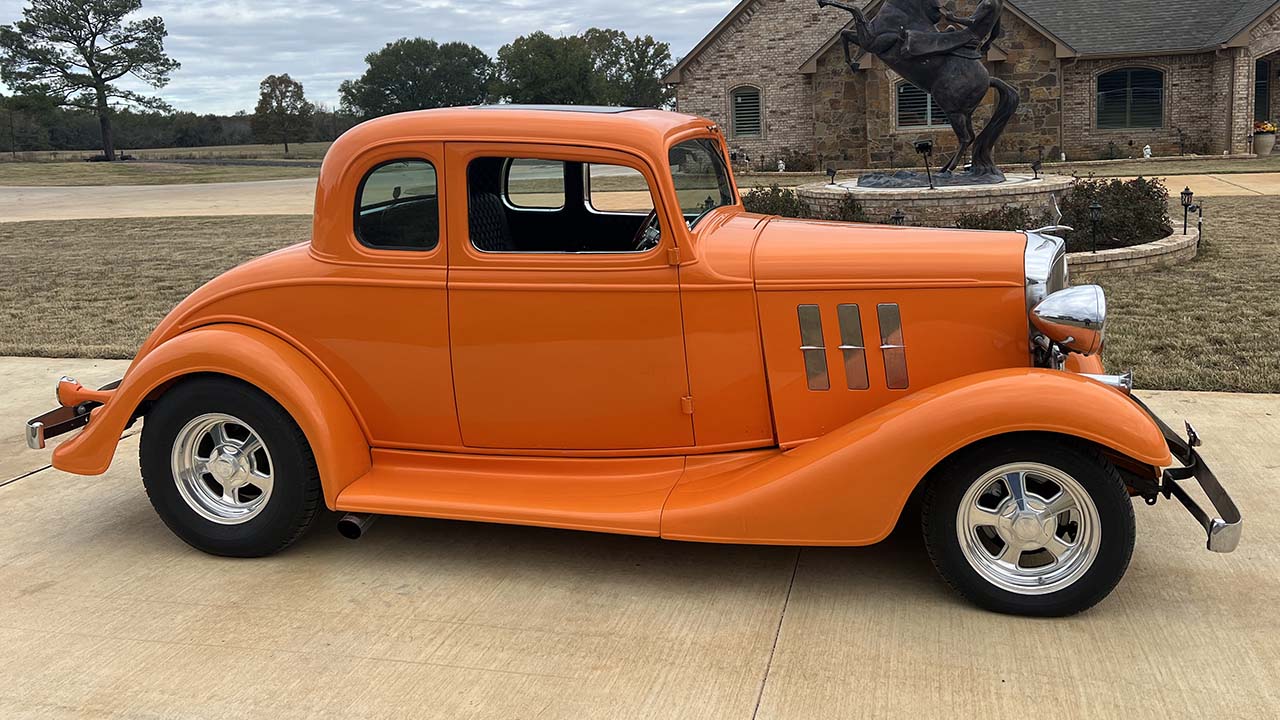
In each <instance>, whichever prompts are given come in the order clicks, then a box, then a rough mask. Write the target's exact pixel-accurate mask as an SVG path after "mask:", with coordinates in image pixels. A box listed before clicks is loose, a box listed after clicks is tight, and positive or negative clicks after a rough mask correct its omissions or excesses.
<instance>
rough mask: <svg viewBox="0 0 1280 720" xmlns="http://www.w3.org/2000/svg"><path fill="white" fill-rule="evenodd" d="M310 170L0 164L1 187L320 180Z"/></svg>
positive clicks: (153, 164)
mask: <svg viewBox="0 0 1280 720" xmlns="http://www.w3.org/2000/svg"><path fill="white" fill-rule="evenodd" d="M319 174H320V171H319V170H318V169H316V168H309V167H276V166H267V167H264V166H256V165H255V166H248V165H183V164H180V163H168V162H165V163H159V162H150V163H149V162H125V163H89V162H0V186H15V185H17V186H28V187H66V186H72V185H182V184H192V183H197V184H203V183H225V182H242V181H246V180H286V179H292V178H314V177H318V176H319Z"/></svg>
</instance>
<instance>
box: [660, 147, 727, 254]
mask: <svg viewBox="0 0 1280 720" xmlns="http://www.w3.org/2000/svg"><path fill="white" fill-rule="evenodd" d="M703 143H708V144H712V145H714V147H715V152H709V153H707V155H709V156H710V157H711V158H712V163H713V165H714V167H713V168H712V171H713V173H714V174H715V175H716V181H717V182H716V184H717V185H718V188H717V189H718V190H719V193H720V198H719V202H718V203H717V202H716V198H715V197H714V196H713V195H708V198H709V199H711V200H712V202H713V204H712V205H710V206H709V207H705V208H702V209H691V210H690V211H689V212H686V211H685V208H684V207H683V206H682V205H681V203H680V183H679V182H678V180H677V178H678V177H679V176H678V175H677V174H676V173H675V171H674V167H675V164H673V163H672V162H671V160H672V158H671V154H672V153H673V152H675V151H676V150H677V148H680V147H681V146H684V145H691V144H703ZM665 170H666V173H667V177H668V178H669V179H670V180H671V187H672V189H673V190H674V200H675V211H676V213H677V214H678V215H679V216H680V219H681V220H683V222H684V225H685V226H687V227H688V229H690V230H693V229H694V228H696V227H697V226H698V224H699V223H700V222H702V220H703V218H705V217H707V216H708V215H710V214H711V213H712V212H714V211H715V210H719V209H720V208H725V207H736V206H740V205H741V204H742V200H741V198H740V197H739V195H738V186H737V183H736V182H735V180H734V177H733V168H732V166H731V165H730V164H729V158H728V155H727V152H726V150H725V144H724V138H723V137H722V136H721V135H720V134H719V133H715V132H713V133H710V134H708V133H699V134H697V135H691V136H688V135H687V136H684V137H678V138H674V139H673V140H672V141H671V142H670V143H669V144H668V146H667V153H666V168H665ZM712 192H713V193H714V191H712Z"/></svg>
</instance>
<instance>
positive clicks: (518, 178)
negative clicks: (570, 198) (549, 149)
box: [506, 158, 564, 210]
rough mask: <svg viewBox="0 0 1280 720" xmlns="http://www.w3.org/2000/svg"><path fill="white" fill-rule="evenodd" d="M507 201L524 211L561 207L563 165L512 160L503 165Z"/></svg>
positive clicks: (527, 159)
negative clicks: (505, 174)
mask: <svg viewBox="0 0 1280 720" xmlns="http://www.w3.org/2000/svg"><path fill="white" fill-rule="evenodd" d="M506 186H507V202H509V203H511V205H512V206H514V207H518V208H523V209H526V210H559V209H561V208H563V207H564V163H562V162H560V161H559V160H537V159H534V158H513V159H512V160H510V161H509V162H508V163H507V178H506Z"/></svg>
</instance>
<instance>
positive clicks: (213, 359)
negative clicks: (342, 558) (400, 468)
mask: <svg viewBox="0 0 1280 720" xmlns="http://www.w3.org/2000/svg"><path fill="white" fill-rule="evenodd" d="M201 374H217V375H225V376H228V377H233V378H237V379H239V380H242V381H244V382H246V383H248V384H250V385H252V386H254V387H256V388H258V389H259V390H261V391H262V392H264V393H266V394H267V395H269V396H271V398H273V399H274V400H275V401H276V402H277V403H279V404H280V405H281V407H283V408H284V409H285V411H287V412H288V413H289V415H291V416H292V417H293V419H294V422H296V423H298V426H299V427H300V428H301V429H302V432H303V434H305V435H306V437H307V442H308V443H310V445H311V451H312V452H313V453H314V454H315V458H316V465H317V467H318V468H319V470H320V479H321V482H322V483H323V486H324V495H325V502H326V503H327V504H328V506H329V507H333V505H334V500H335V499H336V498H337V496H338V493H339V492H341V491H342V490H343V489H344V488H346V486H347V485H349V484H351V482H353V481H354V480H356V479H357V478H359V477H360V476H362V475H364V474H365V473H366V472H368V471H369V468H370V467H371V459H370V451H369V443H368V440H367V438H366V436H365V434H364V432H363V431H362V429H361V427H360V424H359V422H358V421H357V419H356V416H355V414H354V413H353V412H352V410H351V407H350V405H349V404H348V403H347V401H346V399H345V398H343V396H342V394H341V393H340V392H338V389H337V388H336V387H335V386H334V384H333V383H332V382H331V381H330V380H329V378H328V377H327V376H326V375H325V374H324V372H322V371H321V370H320V368H319V367H318V366H317V365H316V364H315V363H314V362H312V361H311V360H310V359H309V358H307V357H306V356H305V355H303V354H302V353H301V352H299V351H298V350H297V349H296V348H294V347H293V346H292V345H289V344H288V343H286V342H285V341H283V340H281V339H280V338H278V337H276V336H274V335H271V334H269V333H266V332H264V331H262V330H258V329H255V328H251V327H247V326H244V325H231V324H225V325H210V326H206V327H202V328H198V329H196V330H191V331H189V332H186V333H183V334H181V335H178V336H176V337H174V338H172V339H170V340H167V341H165V342H164V343H163V344H161V345H160V346H158V347H156V348H155V349H153V350H151V351H150V352H148V353H146V354H145V355H143V356H142V357H140V358H139V359H138V360H137V361H136V362H135V363H134V364H133V366H132V367H130V368H129V372H128V373H127V374H126V375H125V378H124V381H123V382H122V383H121V385H120V387H119V388H118V389H117V390H116V391H115V392H114V393H113V394H112V396H111V398H110V399H109V401H108V402H107V403H106V404H104V405H102V406H101V407H98V408H96V409H95V410H94V411H93V414H92V420H91V421H90V422H89V425H88V427H87V428H85V430H84V431H83V432H82V433H81V434H80V435H78V436H76V437H75V438H72V439H71V440H69V441H68V442H65V443H63V444H62V445H60V446H58V448H57V449H56V450H55V451H54V453H53V466H54V467H56V468H58V469H59V470H63V471H66V472H69V473H75V474H77V475H101V474H102V473H104V472H106V471H107V468H108V467H109V466H110V465H111V460H112V458H113V457H114V455H115V451H116V446H117V444H118V443H119V439H120V436H121V434H123V433H124V431H125V429H126V427H127V426H128V424H129V422H130V421H131V420H132V419H133V418H134V417H136V414H137V413H138V412H139V410H140V409H141V408H142V406H143V403H144V402H146V401H147V400H152V399H155V398H156V397H158V396H159V395H160V394H162V393H163V390H164V389H165V388H167V387H168V386H169V385H171V384H172V383H174V382H176V381H179V380H181V379H182V378H184V377H190V376H194V375H201Z"/></svg>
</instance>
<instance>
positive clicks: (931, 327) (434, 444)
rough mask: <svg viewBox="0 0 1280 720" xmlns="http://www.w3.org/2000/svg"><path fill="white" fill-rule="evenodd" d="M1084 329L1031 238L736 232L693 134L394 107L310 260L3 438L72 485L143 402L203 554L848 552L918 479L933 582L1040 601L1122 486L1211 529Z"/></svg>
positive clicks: (319, 223) (808, 224)
mask: <svg viewBox="0 0 1280 720" xmlns="http://www.w3.org/2000/svg"><path fill="white" fill-rule="evenodd" d="M1105 314H1106V310H1105V301H1104V299H1103V294H1102V291H1101V289H1100V288H1098V287H1095V286H1080V287H1070V286H1069V285H1068V277H1067V266H1066V258H1065V253H1064V243H1063V242H1062V241H1061V240H1060V239H1057V238H1055V237H1052V236H1050V235H1049V234H1047V231H1046V232H1044V233H1038V232H1029V233H1005V232H974V231H959V230H926V229H909V228H894V227H879V226H872V225H852V224H839V223H831V222H815V221H802V220H784V219H779V218H775V217H767V216H762V215H755V214H751V213H748V212H746V211H745V210H744V208H743V206H742V204H741V202H740V201H739V198H738V192H737V189H736V187H735V185H734V179H733V176H732V174H731V173H730V171H729V169H728V163H727V156H726V151H725V145H724V140H723V137H722V135H721V133H720V131H719V129H717V128H716V127H715V126H714V125H713V124H712V123H711V122H709V121H707V120H704V119H700V118H696V117H691V116H687V115H680V114H675V113H669V112H661V111H657V110H625V109H618V108H585V107H576V108H551V107H516V106H494V107H475V108H455V109H447V110H434V111H425V112H417V113H408V114H403V115H396V116H391V117H387V118H382V119H379V120H374V121H372V122H368V123H366V124H364V125H361V126H359V127H357V128H355V129H354V130H352V131H350V132H348V133H347V134H346V135H344V136H343V137H342V138H341V139H340V140H338V141H337V142H336V143H335V144H334V146H333V148H332V149H331V150H330V151H329V153H328V155H327V157H326V158H325V161H324V167H323V170H322V171H321V176H320V181H319V185H318V189H317V195H316V206H315V225H314V232H313V236H312V240H311V242H310V243H308V244H303V245H298V246H295V247H290V248H287V249H284V250H281V251H278V252H275V253H272V254H270V255H267V256H265V257H262V258H259V259H257V260H254V261H251V262H249V263H246V264H244V265H242V266H240V267H238V268H235V269H233V270H231V271H230V272H228V273H226V274H224V275H222V276H221V277H219V278H216V279H215V280H213V281H212V282H210V283H208V284H207V285H205V286H204V287H202V288H200V289H199V290H197V291H195V292H194V293H192V294H191V296H190V297H188V298H187V299H186V300H185V301H183V302H182V303H181V304H179V305H178V307H177V308H175V309H174V310H173V311H172V312H171V313H170V314H169V316H168V317H167V318H166V319H165V320H164V321H163V322H162V323H161V324H160V326H159V327H158V328H156V330H155V331H154V332H153V333H152V335H151V336H150V338H149V339H148V340H147V341H146V342H145V343H144V345H143V346H142V348H141V349H140V350H139V352H138V355H137V358H136V359H135V360H134V362H133V364H132V366H131V367H130V368H129V370H128V372H127V373H126V374H125V377H124V379H123V380H122V381H120V382H119V383H113V384H112V385H111V386H108V387H107V388H103V389H101V390H91V389H86V388H84V387H83V386H81V385H80V384H79V383H77V382H75V381H74V380H71V379H67V378H64V379H63V380H62V381H60V383H59V384H58V387H57V397H58V402H59V404H60V405H61V407H60V408H58V409H56V410H54V411H52V412H51V413H49V414H47V415H45V416H43V417H41V418H36V419H35V420H32V421H30V422H29V423H28V426H27V434H28V440H29V443H30V445H31V446H33V447H37V448H40V447H44V443H45V440H47V439H49V438H51V437H54V436H56V435H60V434H64V433H67V432H70V431H72V430H76V429H79V428H82V427H83V428H84V430H83V432H81V433H80V434H79V435H78V436H76V437H74V438H72V439H70V440H69V441H67V442H65V443H63V444H61V445H60V446H58V447H57V448H56V451H55V452H54V454H53V464H54V466H55V467H57V468H59V469H61V470H65V471H67V472H71V473H78V474H84V475H95V474H100V473H103V472H105V471H106V469H107V467H108V465H109V464H110V462H111V460H112V457H113V455H114V453H115V449H116V445H117V441H118V439H119V438H120V436H121V433H122V432H123V431H124V430H125V429H126V427H128V426H129V425H130V424H131V423H133V422H134V421H136V420H138V419H139V418H143V417H145V424H144V428H143V431H142V443H141V453H140V454H141V466H142V478H143V482H144V484H145V486H146V490H147V493H148V495H149V496H150V498H151V502H152V503H153V505H154V506H155V509H156V511H157V512H158V513H159V515H160V517H161V518H162V519H163V520H164V522H165V523H166V524H167V525H168V526H169V527H170V528H171V529H172V530H173V532H174V533H176V534H177V535H178V536H179V537H181V538H182V539H183V540H185V541H186V542H188V543H190V544H191V545H193V546H195V547H196V548H199V549H201V550H204V551H206V552H210V553H215V554H219V555H229V556H246V557H247V556H260V555H266V554H269V553H274V552H276V551H279V550H281V549H283V548H285V547H287V546H288V545H289V544H291V543H292V542H294V541H295V540H297V539H298V537H299V536H300V535H301V534H302V533H303V532H304V531H305V530H306V529H307V528H308V526H310V525H311V524H312V521H313V520H314V519H315V517H316V515H317V512H318V511H319V510H320V508H321V504H322V503H323V504H324V505H325V506H327V507H329V508H331V509H333V510H338V511H344V512H346V513H349V514H348V515H346V516H345V517H344V519H343V521H342V524H341V529H344V530H345V532H346V533H347V534H349V535H353V536H358V535H359V533H360V532H362V530H363V529H364V527H365V526H366V525H367V523H368V521H369V520H370V519H371V517H373V516H374V515H376V514H392V515H411V516H420V517H433V518H454V519H465V520H476V521H484V522H500V523H518V524H527V525H541V526H552V527H561V528H574V529H579V530H591V531H600V532H612V533H630V534H635V535H650V536H655V537H663V538H669V539H673V540H689V541H704V542H721V543H760V544H788V545H828V546H842V545H846V546H852V545H869V544H872V543H876V542H878V541H880V540H882V539H884V538H885V537H886V536H887V535H888V534H889V532H890V531H891V530H892V529H893V528H894V526H895V524H896V523H897V522H898V520H899V518H900V516H901V515H902V513H903V509H904V507H906V506H907V502H908V500H909V498H910V497H911V496H912V495H913V493H917V492H918V493H919V495H920V497H921V499H922V501H921V502H920V503H919V505H920V507H921V508H922V512H923V527H924V534H925V538H926V543H927V547H928V550H929V554H930V556H931V557H932V559H933V561H934V563H935V565H936V566H937V568H938V570H939V572H940V573H941V574H942V576H943V577H944V578H945V579H946V580H947V581H948V582H949V583H950V584H951V585H952V586H953V587H955V588H956V589H957V590H958V591H960V592H961V593H962V594H963V595H965V596H966V597H968V598H969V599H970V600H972V601H973V602H975V603H977V604H978V605H980V606H982V607H985V608H989V609H993V610H997V611H1003V612H1013V613H1023V614H1030V615H1064V614H1069V613H1073V612H1078V611H1081V610H1083V609H1085V608H1088V607H1090V606H1092V605H1093V604H1095V603H1097V602H1098V601H1099V600H1101V599H1102V598H1103V597H1105V596H1106V595H1107V594H1108V593H1109V592H1110V591H1111V590H1112V589H1113V588H1114V587H1115V585H1116V584H1117V583H1118V582H1119V581H1120V579H1121V576H1122V575H1123V574H1124V572H1125V570H1126V568H1127V567H1128V564H1129V559H1130V556H1131V554H1132V550H1133V544H1134V535H1135V529H1134V511H1133V498H1143V499H1145V500H1146V501H1147V502H1149V503H1154V502H1155V501H1156V499H1157V498H1158V497H1160V496H1163V497H1166V498H1169V497H1176V498H1178V499H1179V500H1181V501H1182V502H1183V503H1184V504H1185V505H1186V506H1187V507H1188V509H1190V510H1191V512H1192V514H1193V515H1194V517H1195V518H1196V519H1197V520H1198V521H1199V522H1200V524H1201V525H1202V526H1203V527H1204V530H1205V532H1206V533H1207V536H1208V547H1209V549H1210V550H1215V551H1219V552H1229V551H1231V550H1232V549H1233V548H1234V547H1235V546H1236V544H1237V542H1238V539H1239V537H1240V514H1239V512H1238V511H1237V509H1236V508H1235V506H1234V505H1233V504H1232V502H1231V500H1230V498H1229V497H1228V496H1227V495H1226V493H1225V492H1224V491H1223V490H1222V487H1221V486H1220V485H1219V483H1218V481H1217V480H1216V479H1215V478H1214V475H1213V473H1212V472H1211V471H1210V470H1209V469H1208V468H1207V467H1206V466H1205V464H1204V463H1203V462H1202V461H1201V459H1200V457H1199V455H1198V453H1197V451H1196V450H1195V449H1194V447H1195V446H1196V445H1198V439H1197V438H1196V436H1195V433H1194V431H1193V430H1191V429H1190V426H1188V431H1189V434H1190V437H1189V438H1188V439H1183V438H1181V437H1180V436H1179V435H1178V434H1177V433H1175V432H1174V431H1172V430H1171V429H1170V428H1169V427H1168V426H1167V425H1165V424H1164V423H1163V422H1161V421H1160V420H1159V419H1157V418H1156V417H1155V416H1153V415H1152V414H1151V413H1150V412H1149V411H1148V410H1147V408H1146V407H1145V406H1144V405H1143V404H1142V403H1141V402H1140V401H1139V400H1137V399H1136V398H1134V397H1132V396H1131V392H1130V391H1131V389H1132V382H1131V379H1130V378H1129V377H1128V376H1107V375H1104V374H1103V370H1102V365H1101V363H1100V361H1099V360H1098V353H1099V352H1100V350H1101V348H1102V341H1103V333H1104V329H1105V319H1106V318H1105ZM1175 458H1176V459H1177V461H1178V464H1177V465H1175V463H1174V459H1175ZM1170 466H1173V467H1172V468H1171V469H1165V468H1167V467H1170ZM1192 479H1195V480H1197V481H1198V482H1199V484H1200V485H1201V486H1202V488H1203V489H1204V491H1205V493H1206V495H1207V497H1208V498H1209V500H1210V502H1211V503H1212V504H1213V505H1214V506H1215V507H1214V515H1210V514H1209V513H1208V512H1206V511H1204V510H1202V509H1201V507H1200V506H1199V505H1198V504H1197V503H1196V502H1195V501H1194V500H1193V499H1192V497H1191V496H1190V495H1188V493H1187V492H1186V490H1184V488H1183V487H1182V485H1180V483H1183V482H1185V481H1189V480H1192ZM914 506H915V504H914V503H913V504H912V507H914Z"/></svg>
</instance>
